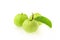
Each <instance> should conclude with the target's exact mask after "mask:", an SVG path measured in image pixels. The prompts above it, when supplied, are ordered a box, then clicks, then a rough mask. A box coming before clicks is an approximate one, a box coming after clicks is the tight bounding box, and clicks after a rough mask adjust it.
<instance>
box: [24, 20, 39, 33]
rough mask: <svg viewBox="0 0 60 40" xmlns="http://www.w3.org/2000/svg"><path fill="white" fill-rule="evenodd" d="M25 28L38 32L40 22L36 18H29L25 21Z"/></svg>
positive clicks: (29, 31) (27, 30)
mask: <svg viewBox="0 0 60 40" xmlns="http://www.w3.org/2000/svg"><path fill="white" fill-rule="evenodd" d="M23 29H24V30H25V31H26V32H28V33H32V32H36V30H37V29H38V24H37V22H36V21H35V20H29V19H27V20H25V21H24V23H23Z"/></svg>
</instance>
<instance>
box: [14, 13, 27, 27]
mask: <svg viewBox="0 0 60 40" xmlns="http://www.w3.org/2000/svg"><path fill="white" fill-rule="evenodd" d="M26 19H28V16H27V15H26V14H23V13H21V14H17V15H16V16H15V18H14V24H15V25H16V26H19V27H20V26H22V24H23V22H24V21H25V20H26Z"/></svg>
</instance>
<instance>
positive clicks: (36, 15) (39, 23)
mask: <svg viewBox="0 0 60 40" xmlns="http://www.w3.org/2000/svg"><path fill="white" fill-rule="evenodd" d="M38 16H41V15H40V14H39V13H34V19H35V18H36V17H38ZM29 19H30V20H31V19H32V16H30V18H29ZM37 23H38V25H41V24H42V23H41V22H40V21H37Z"/></svg>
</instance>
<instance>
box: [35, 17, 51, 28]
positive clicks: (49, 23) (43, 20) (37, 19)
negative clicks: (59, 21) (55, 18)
mask: <svg viewBox="0 0 60 40" xmlns="http://www.w3.org/2000/svg"><path fill="white" fill-rule="evenodd" d="M35 20H36V21H40V22H42V23H44V24H46V25H48V26H49V27H50V28H52V23H51V21H50V20H49V19H48V18H46V17H44V16H39V17H37V18H35Z"/></svg>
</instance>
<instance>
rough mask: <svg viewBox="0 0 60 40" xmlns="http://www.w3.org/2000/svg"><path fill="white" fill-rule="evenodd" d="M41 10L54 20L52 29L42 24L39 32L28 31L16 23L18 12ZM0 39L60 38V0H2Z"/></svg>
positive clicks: (50, 39)
mask: <svg viewBox="0 0 60 40" xmlns="http://www.w3.org/2000/svg"><path fill="white" fill-rule="evenodd" d="M21 12H24V13H26V14H27V15H28V16H30V15H31V14H32V12H39V13H40V14H41V15H43V16H46V17H48V18H49V19H50V20H51V21H52V29H50V28H49V27H48V26H47V25H45V24H42V25H41V26H40V27H39V28H38V30H37V32H35V33H31V34H29V33H26V32H25V31H24V30H23V29H22V28H20V29H19V28H17V26H15V25H14V22H13V19H14V17H15V15H16V14H18V13H21ZM0 40H60V1H59V0H0Z"/></svg>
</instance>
